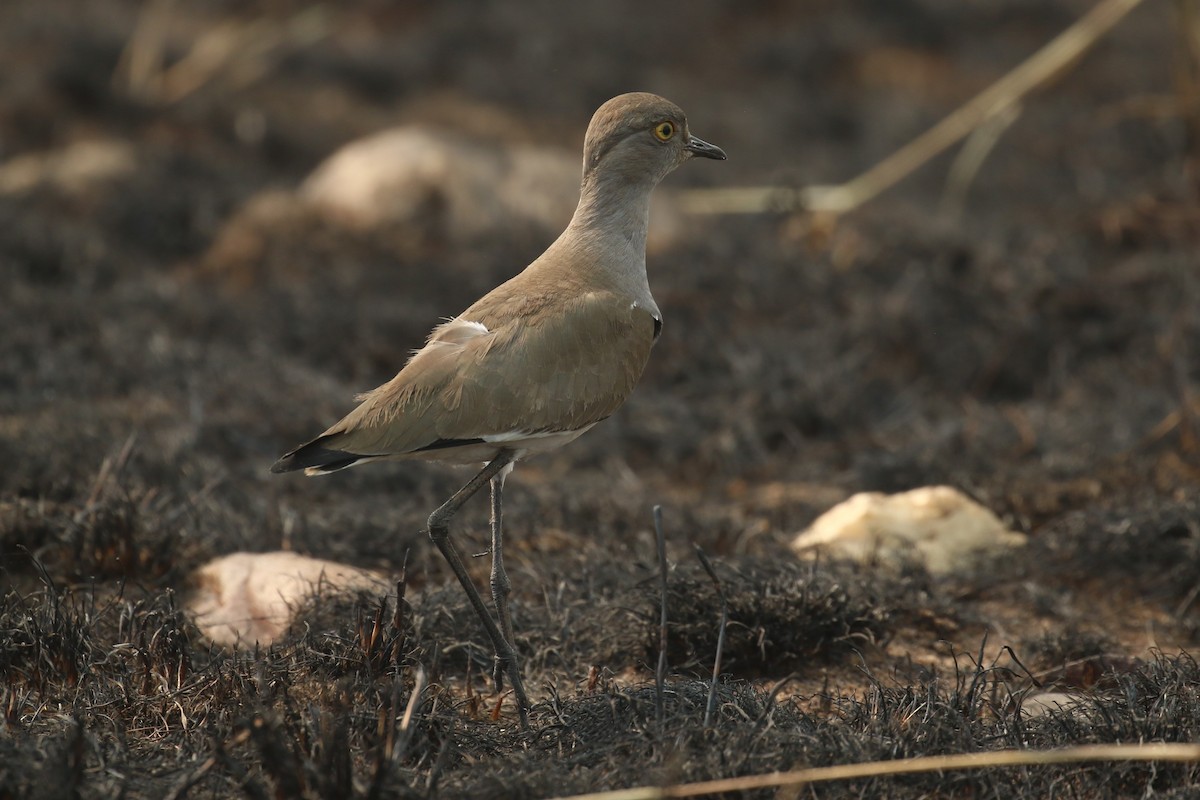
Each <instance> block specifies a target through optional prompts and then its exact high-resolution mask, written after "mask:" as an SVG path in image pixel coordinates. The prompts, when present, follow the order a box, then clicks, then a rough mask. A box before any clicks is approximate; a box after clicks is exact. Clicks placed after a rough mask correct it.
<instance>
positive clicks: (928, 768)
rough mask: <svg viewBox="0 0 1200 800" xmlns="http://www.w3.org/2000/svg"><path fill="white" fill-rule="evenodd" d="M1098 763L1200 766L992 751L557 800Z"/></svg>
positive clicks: (652, 798) (1144, 747) (1173, 748)
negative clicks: (1132, 762) (1125, 762)
mask: <svg viewBox="0 0 1200 800" xmlns="http://www.w3.org/2000/svg"><path fill="white" fill-rule="evenodd" d="M1096 761H1172V762H1183V763H1195V762H1198V761H1200V744H1190V743H1188V744H1175V743H1166V742H1158V743H1152V744H1089V745H1080V746H1078V747H1064V748H1062V749H1058V750H994V751H992V752H987V753H959V754H956V755H941V756H921V757H919V758H899V759H896V760H894V761H868V762H865V763H861V764H838V765H836V766H832V767H812V768H810V769H798V770H794V771H792V772H771V773H768V774H766V775H746V776H744V777H740V778H725V779H722V780H715V781H702V782H700V783H685V784H678V785H675V786H640V787H636V788H632V789H618V790H616V791H611V792H596V793H594V794H580V795H571V796H569V797H559V798H556V799H555V800H665V798H675V797H700V796H702V795H708V794H721V793H726V792H746V791H752V790H754V789H768V788H772V787H777V786H802V785H804V784H810V783H829V782H831V781H845V780H858V779H861V778H887V777H892V776H895V775H914V774H917V773H922V772H947V771H950V770H963V769H987V768H990V767H1032V766H1046V765H1053V764H1081V763H1087V762H1096Z"/></svg>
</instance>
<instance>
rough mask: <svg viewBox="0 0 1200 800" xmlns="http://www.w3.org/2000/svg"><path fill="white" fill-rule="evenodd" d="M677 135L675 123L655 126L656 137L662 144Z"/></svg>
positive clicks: (663, 123) (662, 123)
mask: <svg viewBox="0 0 1200 800" xmlns="http://www.w3.org/2000/svg"><path fill="white" fill-rule="evenodd" d="M674 135H675V124H674V123H673V122H660V123H658V124H657V125H655V126H654V136H655V138H657V139H658V140H659V141H660V142H665V141H668V140H669V139H670V138H671V137H672V136H674Z"/></svg>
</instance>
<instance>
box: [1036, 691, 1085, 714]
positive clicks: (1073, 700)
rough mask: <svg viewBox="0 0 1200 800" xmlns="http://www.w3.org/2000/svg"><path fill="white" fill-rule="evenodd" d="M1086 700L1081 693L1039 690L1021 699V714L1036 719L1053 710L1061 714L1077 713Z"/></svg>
mask: <svg viewBox="0 0 1200 800" xmlns="http://www.w3.org/2000/svg"><path fill="white" fill-rule="evenodd" d="M1085 702H1087V698H1086V697H1085V696H1083V695H1081V694H1073V693H1071V692H1040V693H1038V694H1031V695H1027V696H1026V697H1025V698H1024V699H1022V700H1021V705H1020V710H1021V716H1022V717H1024V718H1025V719H1037V718H1038V717H1044V716H1046V715H1047V714H1050V713H1053V712H1055V711H1057V712H1059V713H1061V714H1073V713H1077V712H1078V711H1079V709H1080V707H1081V706H1082V705H1083V704H1084V703H1085Z"/></svg>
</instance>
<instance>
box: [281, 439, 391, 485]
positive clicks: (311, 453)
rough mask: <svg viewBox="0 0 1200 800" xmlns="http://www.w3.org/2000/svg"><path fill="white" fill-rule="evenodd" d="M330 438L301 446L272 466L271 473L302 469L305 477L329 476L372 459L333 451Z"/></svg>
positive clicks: (315, 440)
mask: <svg viewBox="0 0 1200 800" xmlns="http://www.w3.org/2000/svg"><path fill="white" fill-rule="evenodd" d="M329 438H330V437H328V436H318V437H317V438H316V439H313V440H312V441H311V442H308V443H307V444H302V445H300V446H299V447H297V448H296V449H295V450H293V451H292V452H290V453H288V454H287V455H285V456H284V457H283V458H281V459H279V460H278V461H276V462H275V463H274V464H272V465H271V472H294V471H296V470H298V469H302V470H304V474H305V475H328V474H329V473H331V472H337V471H338V470H339V469H345V468H346V467H352V466H354V465H355V464H357V463H358V462H360V461H363V460H366V459H370V458H371V457H370V456H364V455H359V454H358V453H348V452H346V451H345V450H333V449H331V448H329V447H326V446H325V445H326V443H327V440H328V439H329Z"/></svg>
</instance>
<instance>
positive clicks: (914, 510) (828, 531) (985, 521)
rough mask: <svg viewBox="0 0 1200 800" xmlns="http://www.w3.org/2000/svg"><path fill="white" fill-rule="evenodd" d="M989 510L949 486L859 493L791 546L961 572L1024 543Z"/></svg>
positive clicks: (876, 561)
mask: <svg viewBox="0 0 1200 800" xmlns="http://www.w3.org/2000/svg"><path fill="white" fill-rule="evenodd" d="M1025 540H1026V536H1025V535H1024V534H1022V533H1017V532H1015V531H1010V530H1008V529H1007V528H1005V526H1004V524H1003V523H1002V522H1001V521H1000V520H999V519H998V518H997V517H996V515H995V514H993V513H992V512H991V511H989V510H988V509H986V508H984V507H983V506H981V505H979V504H978V503H976V502H975V501H974V500H972V499H971V498H969V497H967V496H966V495H965V494H963V493H962V492H960V491H958V490H957V489H954V488H953V487H950V486H925V487H922V488H919V489H913V490H911V491H908V492H902V493H900V494H893V495H885V494H882V493H880V492H862V493H860V494H856V495H854V496H853V497H851V498H850V499H849V500H846V501H845V502H843V503H841V504H839V505H837V506H834V507H833V508H831V509H830V510H829V511H826V512H825V513H824V514H822V515H821V516H820V517H818V518H817V520H816V521H815V522H813V524H812V525H811V526H809V528H808V529H807V530H805V531H804V532H802V533H801V534H800V535H798V536H797V537H796V538H795V540H793V542H792V549H793V550H795V551H796V552H797V553H803V554H809V553H815V552H816V551H817V549H819V550H820V552H822V553H826V554H828V555H830V556H833V557H835V558H844V559H849V560H852V561H858V562H861V563H869V564H872V565H882V566H897V567H900V566H904V565H910V564H915V565H919V566H922V567H924V568H925V569H926V570H928V571H929V573H930V574H932V575H948V574H953V573H959V572H964V571H967V570H970V569H973V568H977V567H978V566H980V564H981V563H982V562H985V561H987V560H989V559H992V558H995V557H998V556H1000V555H1003V554H1004V553H1006V552H1008V551H1009V550H1011V549H1012V548H1014V547H1020V546H1022V545H1024V544H1025Z"/></svg>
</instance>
